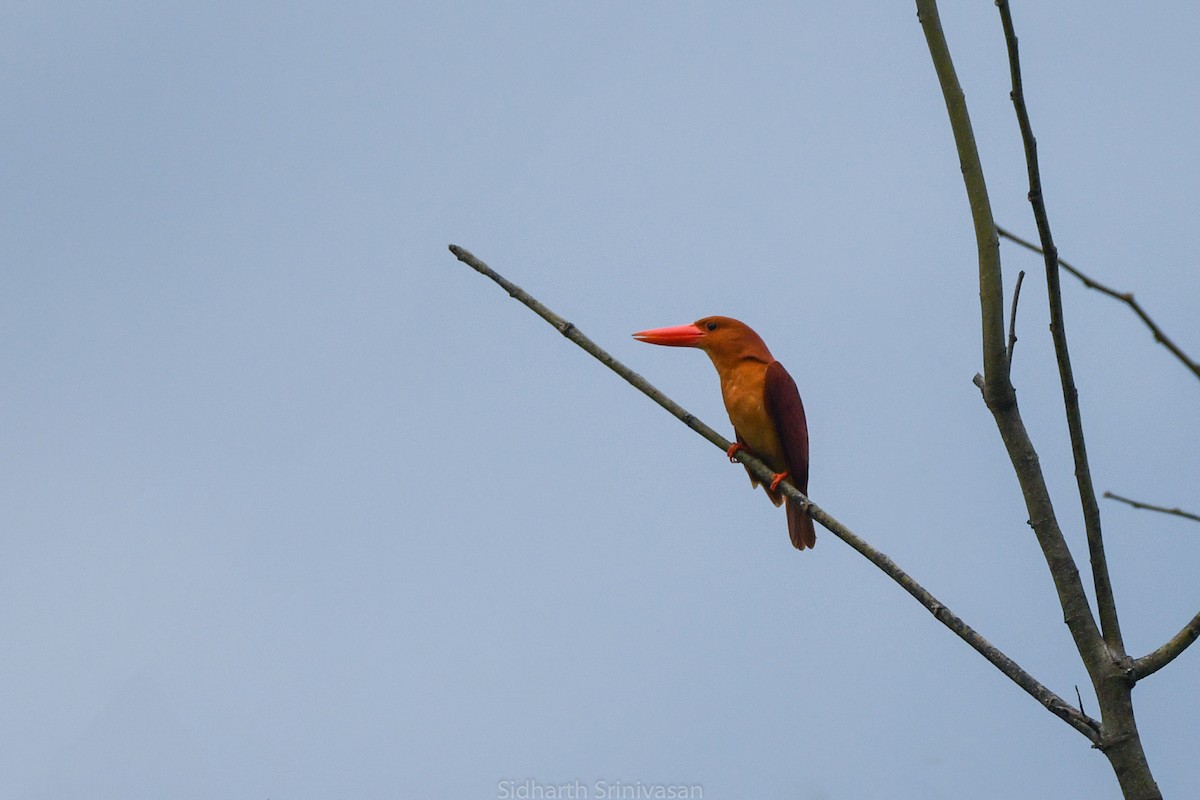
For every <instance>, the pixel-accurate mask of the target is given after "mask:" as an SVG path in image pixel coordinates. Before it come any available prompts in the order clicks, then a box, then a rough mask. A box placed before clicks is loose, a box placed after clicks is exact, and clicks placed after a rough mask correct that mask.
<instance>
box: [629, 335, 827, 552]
mask: <svg viewBox="0 0 1200 800" xmlns="http://www.w3.org/2000/svg"><path fill="white" fill-rule="evenodd" d="M633 338H635V339H637V340H638V341H642V342H649V343H650V344H662V345H667V346H669V347H698V348H700V349H701V350H703V351H704V352H705V353H708V357H709V358H711V359H712V362H713V366H714V367H716V368H717V374H718V375H720V376H721V396H722V398H724V400H725V410H726V411H728V412H729V421H730V422H732V423H733V431H734V435H735V436H736V438H737V444H735V445H733V446H732V447H730V448H729V452H728V454H727V455H728V456H729V460H730V461H733V460H734V458H733V454H734V453H736V452H737V451H738V450H749V451H750V452H751V453H753V454H754V455H756V456H758V457H759V458H760V459H761V460H762V461H763V462H764V463H766V465H767V466H768V467H770V468H771V469H772V470H774V471H775V473H776V474H775V479H774V480H773V481H771V483H770V485H766V484H763V489H765V490H766V492H767V496H768V497H770V498H771V502H772V503H774V504H775V505H776V506H778V505H779V504H780V503H782V502H783V501H784V499H785V497H784V494H783V492H781V491H780V490H779V484H780V483H781V482H782V481H784V480H787V481H790V482H791V483H792V484H793V485H794V486H795V487H796V488H797V489H799V490H800V491H801V492H803V493H804V494H805V495H807V494H808V423H807V422H806V421H805V419H804V404H803V403H802V402H801V401H800V392H799V390H797V389H796V382H795V381H794V380H792V376H791V375H789V374H788V372H787V370H786V369H784V368H783V365H782V364H780V363H779V362H778V361H776V360H775V358H774V356H772V355H771V351H770V350H768V349H767V345H766V344H765V343H763V340H762V339H761V338H760V337H759V335H758V334H757V333H755V332H754V331H753V330H751V329H750V327H749V326H748V325H746V324H745V323H743V322H739V321H737V320H736V319H730V318H729V317H705V318H704V319H700V320H696V322H694V323H693V324H691V325H679V326H677V327H673V328H655V329H653V330H648V331H640V332H638V333H635V334H633ZM746 471H747V472H749V471H750V470H749V468H747V470H746ZM750 483H751V485H753V486H755V487H757V486H758V485H759V480H758V478H756V477H754V475H750ZM786 500H787V520H788V533H789V534H791V537H792V544H793V545H795V546H796V549H797V550H803V549H804V548H806V547H812V546H814V545H815V544H816V543H817V532H816V530H815V529H814V528H813V521H812V517H810V516H809V515H808V512H807V511H805V510H804V508H803V504H802V503H799V502H797V501H796V500H793V499H792V498H790V497H787V498H786Z"/></svg>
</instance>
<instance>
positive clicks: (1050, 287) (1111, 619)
mask: <svg viewBox="0 0 1200 800" xmlns="http://www.w3.org/2000/svg"><path fill="white" fill-rule="evenodd" d="M996 6H997V8H999V9H1000V21H1001V24H1002V25H1003V27H1004V41H1005V43H1006V44H1007V46H1008V65H1009V73H1010V75H1011V78H1012V93H1011V95H1012V103H1013V108H1014V109H1015V110H1016V113H1017V123H1018V125H1019V127H1020V129H1021V140H1022V142H1024V144H1025V164H1026V167H1027V169H1028V173H1029V202H1030V204H1031V205H1032V206H1033V217H1034V220H1035V221H1036V222H1037V229H1038V236H1039V238H1040V239H1041V241H1042V253H1043V255H1044V257H1045V261H1046V289H1047V292H1048V294H1049V299H1050V333H1051V338H1052V339H1053V340H1054V353H1055V356H1056V357H1057V360H1058V374H1059V379H1060V381H1061V383H1062V392H1063V405H1064V406H1065V407H1066V412H1067V429H1068V431H1069V432H1070V435H1071V454H1072V456H1073V457H1074V459H1075V482H1076V485H1077V486H1078V489H1079V500H1080V504H1081V505H1082V507H1083V523H1084V528H1085V529H1086V531H1087V541H1088V553H1089V555H1090V556H1091V562H1092V579H1093V581H1094V583H1095V587H1096V605H1097V606H1098V609H1099V612H1100V630H1101V632H1102V633H1103V636H1104V641H1105V643H1106V644H1107V645H1108V646H1109V648H1110V649H1111V650H1112V651H1113V652H1114V653H1115V654H1117V655H1118V656H1123V655H1124V654H1125V645H1124V642H1123V641H1122V638H1121V625H1120V622H1119V620H1118V618H1117V604H1116V600H1115V599H1114V597H1113V590H1112V582H1111V580H1110V578H1109V575H1108V560H1107V558H1106V556H1105V554H1104V539H1103V536H1102V534H1101V529H1100V504H1099V503H1098V502H1097V500H1096V489H1095V486H1094V485H1093V484H1092V473H1091V467H1090V466H1088V458H1087V445H1086V443H1085V442H1084V437H1083V415H1082V413H1081V412H1080V409H1079V391H1078V390H1077V389H1076V388H1075V376H1074V374H1073V372H1072V369H1071V354H1070V351H1069V350H1068V348H1067V331H1066V322H1065V317H1064V314H1063V305H1062V287H1061V285H1060V284H1059V273H1058V250H1057V248H1056V247H1055V246H1054V237H1053V236H1052V235H1051V233H1050V220H1049V217H1048V216H1047V214H1046V203H1045V199H1044V198H1043V196H1042V178H1041V173H1040V170H1039V168H1038V155H1037V139H1036V138H1034V135H1033V126H1032V125H1031V124H1030V122H1029V110H1028V109H1027V108H1026V106H1025V92H1024V89H1023V88H1022V84H1021V59H1020V56H1019V54H1018V49H1017V34H1016V30H1015V29H1014V28H1013V21H1012V14H1011V12H1010V11H1009V7H1008V0H996Z"/></svg>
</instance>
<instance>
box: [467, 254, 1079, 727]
mask: <svg viewBox="0 0 1200 800" xmlns="http://www.w3.org/2000/svg"><path fill="white" fill-rule="evenodd" d="M450 252H452V253H453V254H454V255H455V256H456V257H457V258H458V260H459V261H461V262H463V263H464V264H466V265H467V266H469V267H471V268H472V269H474V270H475V271H476V272H478V273H479V274H481V275H484V276H485V277H488V278H490V279H491V280H493V281H495V282H496V283H497V284H499V285H500V286H501V287H502V288H503V289H504V290H505V291H506V292H508V294H509V295H510V296H511V297H513V298H515V299H517V300H519V301H521V302H522V303H524V304H525V305H526V306H528V307H529V308H530V309H531V310H533V312H534V313H536V314H537V315H538V316H539V317H541V318H542V319H544V320H546V322H548V323H550V324H551V325H553V326H554V328H555V329H556V330H557V331H558V332H559V333H561V334H562V335H564V336H566V337H567V338H568V339H570V340H571V341H572V342H574V343H575V344H577V345H579V346H580V347H581V348H583V349H584V350H585V351H587V352H588V354H590V355H591V356H592V357H594V358H596V359H597V360H598V361H600V363H602V364H604V366H606V367H608V368H609V369H611V370H612V371H613V372H615V373H617V374H618V375H620V376H621V377H622V378H624V379H625V380H626V381H628V382H629V383H630V384H632V385H633V386H634V387H635V388H636V389H638V390H639V391H641V392H642V393H643V394H645V395H646V396H647V397H649V398H650V399H651V400H653V401H654V402H656V403H658V404H659V405H660V406H662V407H663V408H665V409H666V410H667V411H669V412H670V413H671V414H672V415H673V416H675V417H676V418H677V419H679V420H680V421H681V422H683V424H685V425H687V426H688V427H689V428H691V429H692V430H694V431H696V432H697V433H699V434H700V435H701V436H703V437H704V438H705V439H707V440H708V441H709V442H711V443H712V444H713V445H715V446H716V447H718V448H720V449H721V450H722V451H726V450H728V449H729V447H730V445H731V444H732V443H731V442H729V441H727V440H726V439H724V438H722V437H721V436H720V435H719V434H718V433H717V432H716V431H714V430H713V429H712V428H710V427H709V426H707V425H705V424H704V423H703V422H701V421H700V420H698V419H697V418H696V417H694V416H693V415H692V414H691V413H689V412H688V411H686V410H685V409H684V408H683V407H682V406H680V405H679V404H678V403H676V402H675V401H674V400H672V399H671V398H669V397H667V395H665V394H663V393H662V392H661V391H659V390H658V389H656V388H655V387H654V386H653V385H651V384H650V382H649V381H647V380H646V379H645V378H643V377H642V376H641V375H639V374H637V373H636V372H634V371H633V370H631V369H630V368H629V367H627V366H625V365H624V364H622V363H621V362H620V361H618V360H617V359H615V358H613V357H612V356H611V355H609V353H607V352H606V351H605V350H604V349H602V348H601V347H600V346H599V345H597V344H596V343H595V342H593V341H592V340H591V339H589V338H588V337H587V336H585V335H584V334H583V332H582V331H580V330H579V329H578V328H576V327H575V326H574V325H573V324H572V323H570V322H567V321H566V320H565V319H563V318H562V317H560V316H558V315H557V314H555V313H554V312H553V311H551V310H550V309H549V308H547V307H546V306H544V305H542V304H541V303H540V302H538V301H537V299H535V298H534V297H533V296H531V295H530V294H529V293H528V292H526V291H525V290H523V289H522V288H521V287H519V286H517V285H516V284H514V283H512V282H511V281H509V280H507V279H505V278H504V277H503V276H502V275H500V274H499V273H497V272H496V271H495V270H493V269H492V268H491V267H489V266H488V265H487V264H485V263H484V262H482V261H480V260H479V259H478V258H476V257H475V256H474V255H472V254H471V253H470V252H469V251H467V250H465V249H464V248H462V247H459V246H458V245H453V244H452V245H450ZM736 457H737V458H738V460H739V461H741V462H742V463H743V464H745V465H746V466H748V467H749V468H750V469H751V471H753V473H754V474H755V476H757V477H758V478H759V480H761V481H765V482H767V483H770V481H771V479H772V478H773V477H774V472H773V471H772V470H771V469H770V468H769V467H768V466H767V465H766V464H764V463H763V462H761V461H759V460H758V459H757V458H754V457H753V456H751V455H749V454H748V453H747V452H746V451H745V450H742V451H739V452H738V453H737V456H736ZM780 488H781V489H782V490H783V491H784V493H785V494H788V495H790V496H791V497H793V498H795V499H797V500H799V501H801V502H803V503H805V504H806V505H807V507H808V512H809V514H811V515H812V518H813V519H815V520H816V521H817V522H820V523H821V524H822V525H823V526H825V528H827V529H828V530H829V531H830V532H831V533H833V534H834V535H835V536H837V537H838V538H839V539H841V540H842V541H843V542H845V543H846V544H848V545H850V546H851V547H852V548H854V549H855V550H857V551H858V552H859V553H860V554H862V555H863V556H864V557H866V558H867V560H869V561H870V562H871V563H872V564H874V565H875V566H877V567H878V568H879V569H880V570H882V571H883V573H884V574H885V575H887V576H888V577H889V578H891V579H892V580H894V581H895V582H896V583H898V584H900V586H901V587H902V588H903V589H904V590H905V591H906V592H908V593H909V594H910V595H912V596H913V597H914V598H915V599H916V600H917V602H919V603H920V604H921V605H923V606H924V607H925V608H926V609H927V610H928V611H929V612H930V613H932V614H933V616H934V617H935V618H936V619H937V620H938V621H939V622H941V623H942V624H943V625H945V626H946V627H947V628H949V629H950V630H951V631H953V632H954V633H955V635H957V636H958V637H959V638H961V639H962V640H963V641H965V642H966V643H967V644H969V645H970V646H971V647H973V648H975V650H976V651H977V652H978V653H979V654H980V655H982V656H983V657H984V658H986V659H987V660H988V661H989V662H991V663H992V665H993V666H995V667H996V669H998V670H1000V671H1001V672H1002V673H1004V675H1006V676H1007V677H1008V678H1009V679H1010V680H1012V681H1013V683H1015V684H1017V685H1018V686H1020V687H1021V688H1022V689H1024V690H1025V691H1026V692H1028V693H1029V694H1030V695H1031V696H1032V697H1033V698H1034V699H1035V700H1037V701H1038V702H1039V703H1041V704H1042V705H1043V706H1045V707H1046V708H1047V709H1048V710H1049V711H1050V712H1051V713H1052V714H1054V715H1055V716H1057V717H1058V718H1059V719H1061V720H1063V721H1064V722H1066V723H1067V724H1068V725H1070V726H1071V727H1073V728H1075V729H1076V730H1077V731H1079V732H1080V733H1082V734H1083V735H1084V736H1086V737H1087V738H1088V739H1089V740H1090V741H1091V742H1092V743H1093V744H1100V742H1101V737H1100V724H1099V723H1098V722H1097V721H1096V720H1094V719H1092V718H1091V717H1089V716H1087V715H1086V714H1084V713H1083V712H1082V711H1080V710H1079V709H1077V708H1075V707H1074V706H1072V705H1071V704H1070V703H1068V702H1067V701H1066V700H1063V699H1062V698H1061V697H1059V696H1058V695H1057V694H1055V693H1054V692H1052V691H1051V690H1050V689H1048V688H1047V687H1046V686H1044V685H1042V683H1040V682H1039V681H1038V680H1037V679H1036V678H1034V677H1033V676H1032V675H1030V674H1029V673H1028V672H1026V671H1025V670H1024V669H1022V668H1021V666H1020V665H1019V664H1017V662H1015V661H1013V660H1012V659H1011V658H1009V657H1008V656H1007V655H1005V654H1004V653H1003V652H1001V651H1000V650H999V649H998V648H997V647H996V646H995V645H993V644H992V643H991V642H989V641H988V640H987V639H985V638H984V637H983V636H981V635H980V634H979V633H978V632H977V631H975V629H974V628H972V627H971V626H970V625H968V624H967V623H965V622H963V620H962V619H961V618H959V617H958V616H957V615H955V614H954V612H952V611H951V610H950V609H949V608H947V607H946V606H945V605H943V604H942V603H941V601H939V600H938V599H937V598H936V597H934V596H933V595H932V594H931V593H930V592H929V591H928V590H927V589H925V588H924V587H923V586H921V584H919V583H917V582H916V581H915V580H914V579H913V578H912V577H911V576H910V575H909V574H908V573H906V572H905V571H904V570H902V569H900V567H898V566H897V565H896V563H895V562H894V561H892V559H890V558H888V556H887V555H885V554H884V553H882V552H880V551H879V550H876V549H875V548H874V547H872V546H871V545H870V544H868V543H867V542H866V541H865V540H863V539H862V538H860V537H859V536H858V535H856V534H855V533H854V532H853V531H851V530H850V529H849V528H848V527H846V526H845V525H843V524H842V523H841V522H839V521H838V520H836V519H835V518H834V517H833V516H832V515H830V514H828V513H827V512H826V511H825V510H824V509H822V508H821V507H820V506H818V505H816V504H814V503H813V502H812V501H811V500H809V499H808V498H807V497H806V496H805V495H804V494H803V493H801V492H800V491H798V490H797V489H796V488H795V487H794V486H792V485H791V484H788V483H784V484H782V485H781V486H780Z"/></svg>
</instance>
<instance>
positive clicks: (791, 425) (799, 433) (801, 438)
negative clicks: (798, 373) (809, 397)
mask: <svg viewBox="0 0 1200 800" xmlns="http://www.w3.org/2000/svg"><path fill="white" fill-rule="evenodd" d="M764 391H765V393H766V398H765V399H766V404H767V413H768V414H770V415H771V419H772V421H774V423H775V430H776V431H778V433H779V439H780V442H781V443H782V444H783V454H784V457H785V458H787V468H788V472H789V473H790V474H791V479H792V483H794V484H795V485H796V488H797V489H799V490H800V491H802V492H804V493H805V494H808V422H807V421H806V420H805V419H804V403H802V402H801V401H800V390H799V389H797V388H796V382H795V381H794V380H792V376H791V375H789V374H788V371H787V370H786V369H784V368H783V364H780V363H779V362H778V361H772V362H771V364H770V366H768V367H767V384H766V388H765V389H764Z"/></svg>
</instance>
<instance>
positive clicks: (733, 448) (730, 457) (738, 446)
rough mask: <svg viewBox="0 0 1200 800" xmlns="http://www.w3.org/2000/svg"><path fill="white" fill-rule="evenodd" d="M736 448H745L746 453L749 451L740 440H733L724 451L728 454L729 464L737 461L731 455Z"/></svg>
mask: <svg viewBox="0 0 1200 800" xmlns="http://www.w3.org/2000/svg"><path fill="white" fill-rule="evenodd" d="M738 450H745V451H746V452H747V453H749V452H750V448H749V447H746V445H744V444H742V443H741V442H734V443H733V444H731V445H729V449H728V450H726V451H725V455H727V456H729V463H730V464H736V463H737V459H736V458H734V457H733V454H734V453H736V452H737V451H738Z"/></svg>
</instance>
